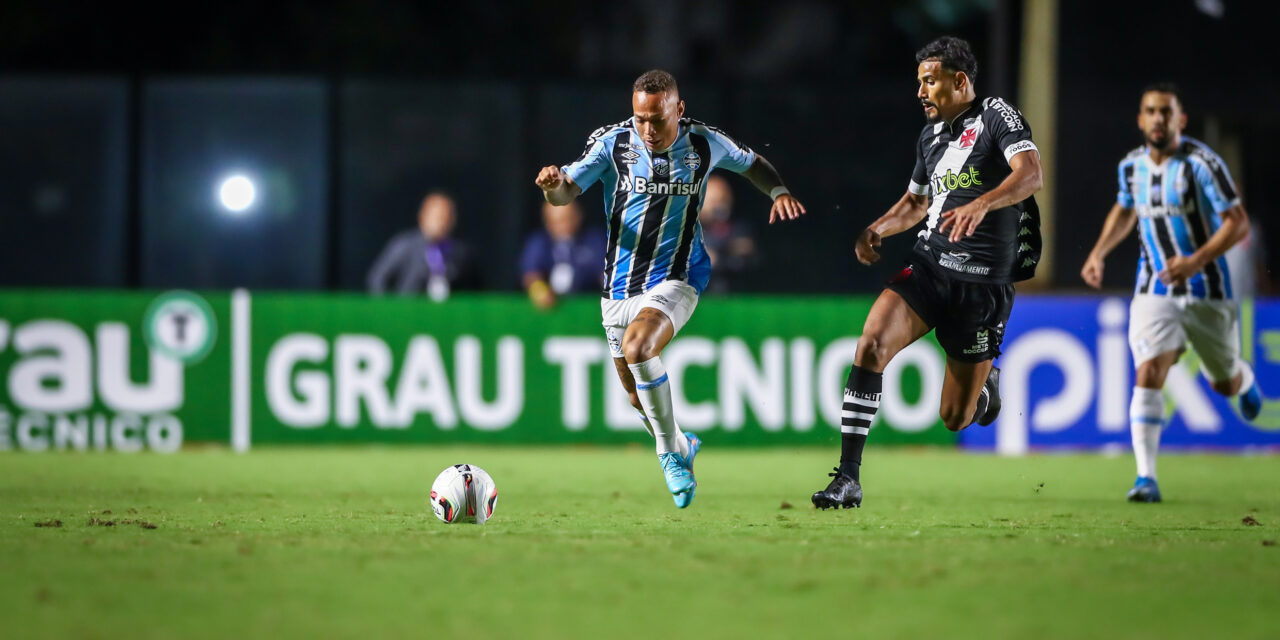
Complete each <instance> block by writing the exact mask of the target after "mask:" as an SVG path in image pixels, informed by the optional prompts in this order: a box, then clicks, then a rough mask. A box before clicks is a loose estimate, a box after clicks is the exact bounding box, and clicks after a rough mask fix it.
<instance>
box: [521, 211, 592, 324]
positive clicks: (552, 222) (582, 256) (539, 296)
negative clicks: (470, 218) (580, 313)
mask: <svg viewBox="0 0 1280 640" xmlns="http://www.w3.org/2000/svg"><path fill="white" fill-rule="evenodd" d="M542 224H543V228H542V229H539V230H537V231H534V232H533V233H531V234H530V235H529V239H528V240H526V241H525V244H524V252H523V254H522V255H521V256H520V270H521V273H523V274H524V276H523V283H524V288H525V291H528V292H529V299H530V300H532V301H533V304H535V305H537V306H538V307H539V308H542V309H547V308H549V307H551V306H552V305H554V304H555V303H556V299H557V298H559V297H560V296H563V295H565V294H569V293H588V292H590V293H599V292H600V287H601V282H600V277H601V270H602V268H603V267H604V252H605V239H604V234H603V233H601V232H600V231H597V230H595V229H584V228H583V226H582V211H581V210H580V209H578V205H577V203H576V202H570V203H569V204H567V205H565V206H563V207H557V206H555V205H553V204H551V203H549V202H547V203H543V205H542Z"/></svg>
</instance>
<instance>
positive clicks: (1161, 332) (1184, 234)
mask: <svg viewBox="0 0 1280 640" xmlns="http://www.w3.org/2000/svg"><path fill="white" fill-rule="evenodd" d="M1186 126H1187V115H1186V113H1185V112H1184V111H1183V109H1182V99H1181V97H1180V96H1179V94H1178V89H1177V88H1176V87H1175V86H1173V85H1171V84H1157V85H1151V86H1149V87H1147V88H1146V89H1144V90H1143V92H1142V98H1141V102H1140V105H1139V109H1138V128H1139V129H1141V130H1142V134H1143V137H1144V139H1145V144H1143V146H1141V147H1138V148H1137V149H1134V150H1133V151H1131V152H1129V154H1128V155H1126V156H1125V157H1124V159H1123V160H1121V161H1120V169H1119V183H1120V191H1119V194H1118V195H1117V196H1116V203H1115V205H1113V206H1112V207H1111V212H1110V213H1108V214H1107V219H1106V222H1105V223H1103V227H1102V233H1101V235H1100V236H1099V237H1098V242H1097V243H1096V244H1095V245H1094V247H1093V251H1091V252H1090V253H1089V257H1088V259H1086V260H1085V263H1084V268H1083V269H1082V270H1081V272H1080V275H1081V277H1082V278H1084V281H1085V282H1086V283H1088V284H1089V286H1091V287H1095V288H1097V287H1100V286H1102V273H1103V265H1104V260H1105V259H1106V257H1107V254H1109V253H1110V252H1111V250H1112V249H1114V248H1115V247H1116V245H1118V244H1120V242H1121V241H1122V240H1124V238H1125V237H1126V236H1128V235H1129V232H1130V231H1132V230H1133V229H1134V227H1135V226H1136V227H1137V228H1138V233H1139V236H1140V237H1141V239H1142V254H1141V257H1140V258H1139V259H1138V274H1137V276H1138V282H1137V286H1136V287H1135V289H1134V296H1133V301H1132V303H1131V304H1130V306H1129V348H1130V350H1131V351H1132V352H1133V361H1134V364H1135V366H1136V367H1137V378H1138V379H1137V384H1136V385H1135V386H1134V388H1133V399H1132V401H1131V402H1130V404H1129V428H1130V431H1131V433H1132V437H1133V454H1134V457H1135V458H1136V459H1137V464H1138V479H1137V480H1136V481H1135V482H1134V485H1133V488H1132V489H1130V490H1129V494H1128V498H1129V500H1132V501H1135V502H1159V501H1160V499H1161V496H1160V487H1159V485H1158V484H1156V451H1157V449H1158V448H1159V446H1160V430H1161V428H1162V426H1163V420H1164V399H1163V398H1162V397H1161V393H1160V390H1161V389H1162V388H1163V387H1164V381H1165V377H1166V376H1167V375H1168V373H1169V369H1170V368H1171V367H1172V366H1173V365H1174V364H1175V363H1176V362H1177V361H1178V357H1179V356H1180V355H1182V352H1183V351H1184V350H1185V349H1186V344H1187V342H1188V341H1190V342H1191V344H1192V346H1194V347H1195V349H1196V353H1197V354H1199V356H1200V359H1201V362H1202V363H1203V364H1202V369H1203V371H1204V374H1205V377H1207V378H1208V379H1209V382H1210V384H1211V385H1212V386H1213V389H1214V391H1217V392H1218V393H1221V394H1222V395H1224V396H1233V395H1237V394H1238V395H1239V406H1240V413H1241V414H1242V415H1243V416H1244V417H1245V418H1247V419H1249V420H1252V419H1253V418H1255V417H1257V415H1258V411H1259V410H1260V409H1261V406H1262V396H1261V393H1260V391H1259V389H1258V385H1257V383H1256V381H1255V378H1254V375H1253V369H1252V368H1251V367H1250V366H1249V364H1248V363H1247V362H1245V361H1244V360H1242V359H1241V358H1240V327H1239V323H1238V320H1237V315H1238V308H1237V304H1236V301H1235V300H1234V292H1233V291H1232V287H1231V273H1230V270H1229V269H1228V268H1227V261H1226V259H1225V258H1223V254H1225V253H1226V252H1227V250H1228V249H1230V248H1231V247H1232V245H1234V244H1236V243H1237V242H1239V241H1240V240H1242V239H1244V238H1245V237H1246V236H1247V235H1248V234H1249V215H1248V213H1246V212H1245V210H1244V206H1242V205H1241V204H1240V196H1239V194H1237V193H1236V187H1235V184H1233V183H1232V181H1231V175H1230V173H1228V171H1227V165H1226V164H1225V163H1224V162H1223V161H1222V158H1219V157H1218V155H1217V154H1216V153H1214V152H1213V150H1211V149H1209V147H1208V146H1206V145H1205V144H1204V143H1203V142H1200V141H1199V140H1194V139H1192V138H1190V137H1187V136H1184V135H1182V130H1183V128H1185V127H1186Z"/></svg>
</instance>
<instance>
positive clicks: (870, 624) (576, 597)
mask: <svg viewBox="0 0 1280 640" xmlns="http://www.w3.org/2000/svg"><path fill="white" fill-rule="evenodd" d="M836 455H837V452H836V450H835V449H834V448H832V449H831V450H826V449H822V450H816V449H756V450H744V449H734V450H723V449H720V450H718V449H717V448H716V446H715V442H714V439H712V440H711V441H709V442H708V445H707V447H706V448H705V449H704V451H703V453H702V455H700V456H699V458H698V462H697V471H698V478H699V481H700V486H699V488H698V495H697V499H696V500H695V501H694V503H693V506H692V507H690V508H689V509H687V510H684V511H680V510H677V509H675V508H674V506H673V504H672V501H671V498H670V496H669V495H668V494H666V493H665V488H664V485H663V482H662V477H661V474H660V471H659V469H658V464H657V462H656V460H655V459H654V457H653V454H652V451H651V450H649V449H648V448H644V449H642V448H640V447H633V448H627V449H622V448H616V449H615V448H536V447H534V448H516V447H502V448H488V447H443V448H426V447H418V448H395V449H391V448H310V449H301V448H298V449H273V448H260V449H257V450H255V451H253V452H251V453H249V454H247V455H236V454H233V453H230V452H228V451H225V450H221V449H208V450H189V451H184V452H183V453H180V454H177V455H172V456H160V455H136V456H128V455H103V454H96V455H95V454H55V455H44V454H42V455H30V454H4V455H0V574H2V575H3V580H0V637H4V638H118V637H128V638H236V637H272V638H331V637H349V638H391V637H421V638H449V637H461V638H611V639H612V638H667V637H674V638H731V639H741V638H784V637H788V638H790V637H805V638H809V637H824V638H913V639H915V638H963V637H972V638H1035V639H1037V640H1039V639H1042V638H1195V639H1197V640H1203V639H1204V638H1233V639H1236V638H1275V637H1280V546H1276V543H1275V541H1277V540H1280V460H1278V459H1276V458H1274V457H1234V456H1207V455H1197V456H1178V455H1167V456H1165V457H1163V458H1162V459H1161V461H1160V465H1161V466H1160V472H1161V478H1162V488H1163V490H1164V493H1165V498H1166V502H1165V503H1164V504H1161V505H1133V504H1127V503H1125V502H1124V501H1123V496H1124V492H1125V490H1126V489H1127V488H1128V486H1129V484H1130V483H1131V482H1132V476H1133V473H1132V463H1131V461H1130V459H1129V458H1128V457H1112V458H1106V457H1099V456H1031V457H1027V458H1020V459H1003V458H997V457H991V456H980V455H966V454H963V453H959V452H953V451H937V450H925V451H908V450H886V449H877V448H876V447H875V446H874V443H873V446H872V447H871V448H870V449H869V451H868V452H867V460H866V462H867V467H866V470H865V472H864V476H865V477H864V481H865V490H866V502H865V504H864V507H863V508H862V509H860V510H844V511H827V512H821V511H815V510H814V509H813V508H811V507H810V506H809V502H808V495H809V493H811V492H812V491H813V490H815V489H817V488H820V487H822V486H824V485H825V482H826V480H827V478H826V475H825V473H826V472H827V471H828V470H829V469H830V468H831V466H832V465H831V463H832V462H833V461H834V458H835V457H836ZM455 462H469V463H473V464H477V465H480V466H482V467H484V468H485V469H486V470H488V471H489V472H490V473H491V474H492V475H493V477H494V479H495V481H496V482H497V485H498V492H499V499H498V507H497V511H496V514H495V517H494V519H493V520H492V521H491V522H490V523H489V524H487V525H484V526H475V525H461V524H459V525H445V524H443V523H441V522H439V521H438V520H436V518H435V517H434V516H433V515H432V514H431V512H430V510H429V509H428V507H427V505H426V494H427V491H428V488H429V485H430V482H431V480H432V479H433V478H434V477H435V474H436V473H437V472H439V471H440V470H441V469H442V468H443V467H445V466H446V465H449V464H452V463H455ZM784 502H785V503H788V504H789V505H791V506H790V507H789V508H788V507H786V506H785V505H784V504H783V503H784ZM1246 518H1248V519H1249V520H1251V521H1256V522H1257V523H1259V524H1257V525H1253V524H1248V523H1246V522H1245V519H1246ZM58 521H60V525H57V522H58ZM108 522H109V523H112V524H110V525H108V524H107V523H108ZM40 525H47V526H40ZM151 527H154V528H151Z"/></svg>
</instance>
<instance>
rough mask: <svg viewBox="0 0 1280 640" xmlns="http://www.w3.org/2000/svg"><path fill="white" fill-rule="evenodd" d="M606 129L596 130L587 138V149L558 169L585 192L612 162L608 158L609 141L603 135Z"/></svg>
mask: <svg viewBox="0 0 1280 640" xmlns="http://www.w3.org/2000/svg"><path fill="white" fill-rule="evenodd" d="M606 131H608V128H601V129H597V130H596V131H595V132H594V133H592V134H591V137H589V138H587V147H586V149H584V150H583V152H582V155H581V156H578V159H577V160H574V161H573V162H570V163H569V164H566V165H564V166H563V167H560V168H561V169H562V170H563V171H564V172H565V175H568V176H569V178H570V179H571V180H573V183H574V184H576V185H578V188H579V189H582V190H583V191H586V190H587V189H588V188H589V187H590V186H591V185H593V184H595V182H596V181H597V180H599V179H600V176H602V175H604V172H605V171H606V170H608V169H609V167H610V166H611V164H612V162H613V160H612V159H611V158H610V157H609V146H610V145H609V144H608V142H609V140H611V138H605V137H604V134H605V132H606Z"/></svg>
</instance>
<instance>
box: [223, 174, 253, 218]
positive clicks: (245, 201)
mask: <svg viewBox="0 0 1280 640" xmlns="http://www.w3.org/2000/svg"><path fill="white" fill-rule="evenodd" d="M257 195H258V192H257V189H256V188H255V187H254V186H253V181H252V180H250V179H249V178H247V177H245V176H244V175H242V174H235V175H231V176H228V177H226V178H224V179H223V180H222V183H221V184H220V185H219V186H218V201H219V202H221V203H222V206H223V207H225V208H226V209H227V211H230V212H231V213H243V212H244V211H245V210H247V209H248V208H249V207H251V206H253V201H254V200H255V199H256V198H257Z"/></svg>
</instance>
